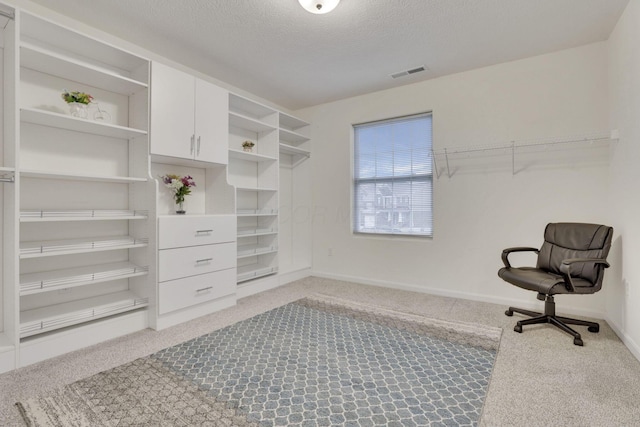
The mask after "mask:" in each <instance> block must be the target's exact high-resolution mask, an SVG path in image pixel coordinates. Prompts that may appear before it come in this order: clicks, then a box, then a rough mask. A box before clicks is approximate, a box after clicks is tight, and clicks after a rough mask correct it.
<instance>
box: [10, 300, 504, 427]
mask: <svg viewBox="0 0 640 427" xmlns="http://www.w3.org/2000/svg"><path fill="white" fill-rule="evenodd" d="M500 331H501V330H500V329H499V328H480V327H478V326H476V325H470V324H463V323H454V322H447V321H442V320H435V319H429V318H425V317H421V316H416V315H410V314H404V313H399V312H395V311H390V310H386V309H382V308H380V307H374V306H370V305H363V304H354V303H353V302H348V301H343V300H339V299H336V298H328V297H320V296H315V297H312V298H305V299H302V300H298V301H296V302H293V303H290V304H287V305H284V306H282V307H279V308H276V309H273V310H270V311H268V312H266V313H263V314H260V315H257V316H254V317H252V318H250V319H247V320H244V321H241V322H238V323H236V324H233V325H231V326H228V327H226V328H223V329H220V330H218V331H214V332H212V333H209V334H207V335H203V336H201V337H198V338H196V339H193V340H190V341H187V342H185V343H182V344H179V345H176V346H173V347H169V348H167V349H164V350H161V351H159V352H157V353H154V354H152V355H151V356H149V357H146V358H141V359H138V360H135V361H133V362H131V363H128V364H125V365H122V366H119V367H117V368H114V369H111V370H108V371H105V372H102V373H100V374H97V375H94V376H92V377H90V378H87V379H84V380H81V381H78V382H75V383H73V384H70V385H68V386H65V387H64V388H62V389H60V390H59V391H57V392H56V393H53V394H49V395H46V396H41V397H36V398H32V399H28V400H26V401H23V402H20V403H18V407H19V409H20V411H21V413H22V415H23V418H24V419H25V421H26V423H27V425H33V426H62V425H64V426H87V425H90V426H128V425H154V426H155V425H158V426H162V425H167V426H169V425H171V426H175V425H203V426H204V425H211V426H219V425H238V426H243V425H256V426H277V425H301V426H329V425H345V426H375V425H385V426H393V425H398V426H411V425H416V426H424V425H432V426H445V425H477V423H478V420H479V419H480V415H481V412H482V406H483V403H484V398H485V395H486V392H487V389H488V385H489V380H490V377H491V372H492V369H493V363H494V360H495V356H496V352H497V348H498V345H499V341H500Z"/></svg>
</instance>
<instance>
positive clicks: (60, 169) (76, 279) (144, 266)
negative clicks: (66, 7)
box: [13, 12, 155, 366]
mask: <svg viewBox="0 0 640 427" xmlns="http://www.w3.org/2000/svg"><path fill="white" fill-rule="evenodd" d="M20 20H21V26H20V28H21V30H20V35H19V38H18V42H17V43H16V45H17V46H19V52H18V58H19V62H18V63H19V67H17V70H16V75H17V76H19V78H17V79H16V80H17V90H18V93H19V94H20V96H19V98H18V99H19V102H17V103H16V104H17V105H16V106H14V107H13V108H15V109H16V110H15V111H16V112H17V114H16V115H17V118H18V120H19V125H20V127H19V132H17V133H18V144H17V146H18V150H19V158H20V164H19V165H18V166H17V167H16V171H15V173H16V176H17V185H16V189H17V191H18V194H19V196H18V198H19V200H18V202H17V203H16V205H17V207H16V209H15V216H16V219H17V221H18V223H19V230H18V236H19V238H18V241H17V248H16V249H15V250H16V252H17V258H18V262H17V264H18V267H17V269H16V270H17V271H16V273H15V276H14V278H13V279H14V283H15V284H16V288H17V289H16V293H17V307H18V311H17V312H16V321H15V324H16V327H15V330H16V333H15V336H16V338H15V339H16V341H17V342H18V343H19V346H20V348H19V357H18V362H17V365H18V366H21V365H24V364H27V363H33V362H35V361H38V360H42V359H45V358H48V357H52V356H54V355H57V354H61V353H64V352H68V351H71V350H74V349H76V348H80V347H83V346H85V345H89V344H92V343H95V342H99V341H101V340H105V339H109V338H113V337H116V336H119V335H122V334H126V333H130V332H133V331H134V330H138V329H140V328H142V327H146V326H147V325H148V324H149V315H148V311H147V310H146V307H147V306H149V305H153V304H155V286H154V285H153V284H152V283H153V282H154V281H155V274H150V272H153V271H154V268H152V267H154V266H155V257H154V256H153V255H150V254H151V253H153V252H152V251H151V250H150V243H149V242H150V241H154V240H155V224H153V221H150V218H151V217H155V204H154V203H153V202H154V201H152V200H151V199H152V196H151V195H152V194H154V191H155V183H154V182H153V181H152V180H150V176H149V167H148V159H149V152H148V145H149V144H148V142H149V141H148V129H149V118H148V117H149V90H148V89H149V71H150V69H149V61H148V60H147V59H144V58H141V57H139V56H137V55H134V54H131V53H129V52H126V51H123V50H121V49H119V48H116V47H113V46H110V45H108V44H105V43H103V42H100V41H98V40H95V39H92V38H90V37H86V36H84V35H82V34H80V33H77V32H75V31H71V30H69V29H67V28H64V27H62V26H59V25H57V24H55V23H53V22H50V21H48V20H46V19H43V18H40V17H37V16H35V15H32V14H30V13H26V12H22V13H21V15H20ZM63 88H67V89H68V90H71V91H76V90H77V91H81V92H86V93H89V94H91V95H92V96H93V97H94V103H95V102H97V105H96V104H92V105H90V106H89V117H88V118H86V119H85V118H78V117H72V116H71V115H70V113H69V112H68V110H67V108H68V107H67V106H66V105H65V103H64V101H63V100H62V99H61V96H60V94H61V91H62V89H63ZM105 112H106V113H107V115H106V120H105V114H104V113H105ZM96 113H100V114H96ZM70 336H71V337H73V338H72V339H70V338H69V337H70ZM63 337H64V338H63ZM18 340H19V341H18ZM61 343H66V345H63V344H61Z"/></svg>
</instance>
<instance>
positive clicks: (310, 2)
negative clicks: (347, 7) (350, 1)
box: [298, 0, 340, 15]
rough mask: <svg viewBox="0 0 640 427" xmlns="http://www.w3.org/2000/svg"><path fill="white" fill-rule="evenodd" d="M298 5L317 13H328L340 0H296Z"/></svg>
mask: <svg viewBox="0 0 640 427" xmlns="http://www.w3.org/2000/svg"><path fill="white" fill-rule="evenodd" d="M298 3H300V6H302V7H304V8H305V9H306V10H307V11H308V12H311V13H315V14H317V15H320V14H323V13H329V12H331V11H332V10H333V9H335V8H336V6H337V5H338V3H340V0H298Z"/></svg>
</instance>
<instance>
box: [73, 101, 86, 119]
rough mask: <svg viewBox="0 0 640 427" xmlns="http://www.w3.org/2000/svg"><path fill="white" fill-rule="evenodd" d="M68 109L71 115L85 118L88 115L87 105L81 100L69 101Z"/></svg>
mask: <svg viewBox="0 0 640 427" xmlns="http://www.w3.org/2000/svg"><path fill="white" fill-rule="evenodd" d="M69 111H70V112H71V115H72V116H73V117H78V118H81V119H86V118H88V117H89V105H88V104H83V103H81V102H70V103H69Z"/></svg>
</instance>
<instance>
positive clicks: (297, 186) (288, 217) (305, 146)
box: [278, 112, 311, 273]
mask: <svg viewBox="0 0 640 427" xmlns="http://www.w3.org/2000/svg"><path fill="white" fill-rule="evenodd" d="M278 135H279V143H280V144H279V146H280V195H281V196H280V204H281V216H280V225H279V229H280V267H281V272H283V273H293V272H300V271H303V270H305V269H307V270H308V269H309V268H310V267H311V246H310V241H311V240H310V239H311V230H310V217H309V215H310V210H309V209H304V207H309V206H311V196H310V192H309V191H308V189H309V188H310V185H311V168H310V162H308V159H309V158H310V157H311V147H310V144H311V138H310V136H309V135H310V125H309V123H307V122H305V121H303V120H301V119H299V118H297V117H293V116H291V115H289V114H285V113H282V112H281V113H279V129H278ZM301 207H302V208H303V209H299V208H301ZM305 213H306V216H301V214H305Z"/></svg>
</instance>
